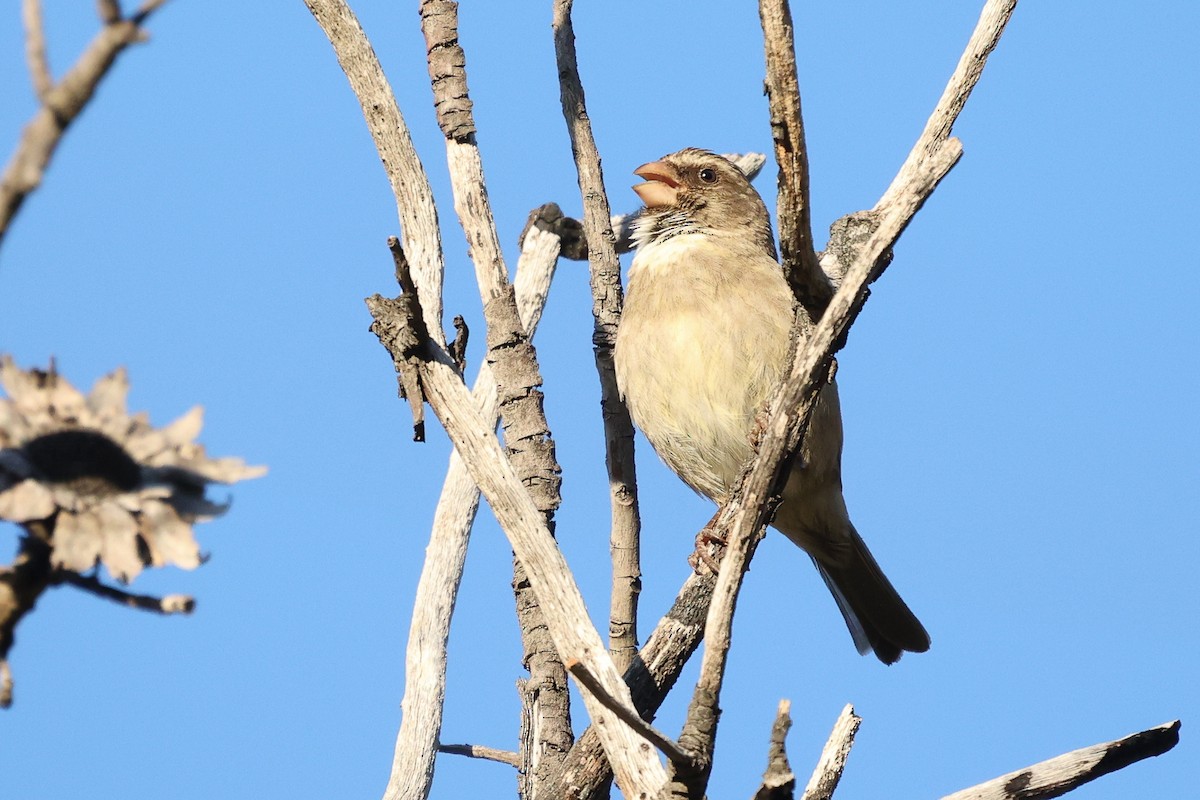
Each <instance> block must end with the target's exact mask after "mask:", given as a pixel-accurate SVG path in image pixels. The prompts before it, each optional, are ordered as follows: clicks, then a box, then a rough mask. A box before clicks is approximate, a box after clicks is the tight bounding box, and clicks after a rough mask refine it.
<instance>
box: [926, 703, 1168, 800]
mask: <svg viewBox="0 0 1200 800" xmlns="http://www.w3.org/2000/svg"><path fill="white" fill-rule="evenodd" d="M1178 743H1179V720H1175V721H1174V722H1168V723H1166V724H1165V725H1159V726H1158V727H1157V728H1150V729H1149V730H1145V731H1141V732H1140V733H1134V734H1131V735H1129V736H1126V737H1125V738H1123V739H1116V740H1114V741H1111V742H1105V743H1103V744H1096V745H1092V746H1091V747H1084V748H1082V749H1079V750H1074V751H1072V752H1070V753H1066V754H1064V755H1061V756H1058V757H1057V758H1052V759H1050V760H1049V761H1043V762H1041V763H1040V764H1034V765H1033V766H1032V767H1026V768H1025V769H1022V770H1018V771H1016V772H1010V773H1008V774H1007V775H1001V776H1000V777H999V778H995V779H994V780H990V781H988V782H987V783H981V784H979V785H978V786H972V787H971V788H969V789H963V790H962V791H960V792H955V793H954V794H951V795H947V796H946V797H944V798H942V800H1034V799H1035V798H1036V800H1048V799H1049V798H1051V797H1060V796H1062V795H1064V794H1066V793H1067V792H1069V791H1071V790H1073V789H1077V788H1079V787H1080V786H1082V785H1083V784H1085V783H1089V782H1091V781H1094V780H1096V778H1099V777H1101V776H1102V775H1107V774H1108V773H1110V772H1116V771H1117V770H1119V769H1124V768H1125V767H1128V766H1129V765H1130V764H1135V763H1137V762H1138V761H1141V760H1143V759H1146V758H1150V757H1151V756H1161V755H1162V754H1163V753H1166V752H1167V751H1168V750H1170V749H1171V748H1173V747H1174V746H1175V745H1177V744H1178Z"/></svg>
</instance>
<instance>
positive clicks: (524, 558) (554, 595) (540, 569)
mask: <svg viewBox="0 0 1200 800" xmlns="http://www.w3.org/2000/svg"><path fill="white" fill-rule="evenodd" d="M367 305H368V307H369V308H370V310H371V314H372V316H374V317H375V323H374V324H373V325H372V330H374V331H375V332H376V334H377V335H378V336H379V337H380V341H381V342H383V343H384V344H385V346H388V348H389V350H390V351H391V353H392V358H393V361H394V362H395V364H396V366H397V369H406V368H407V367H408V363H409V359H410V358H411V359H414V360H416V361H417V369H418V370H419V372H420V381H421V386H422V388H423V390H424V391H425V394H426V397H427V398H428V400H429V404H430V406H432V408H433V410H434V412H435V413H436V414H437V416H438V419H439V420H441V422H442V425H443V427H445V429H446V432H447V434H448V435H449V436H450V440H451V441H452V442H453V443H454V446H455V448H456V449H457V450H458V451H459V453H460V455H461V456H462V458H463V462H464V463H465V464H466V466H467V469H468V471H469V472H470V474H471V478H472V480H474V481H475V482H476V483H477V484H478V485H479V487H480V489H481V490H482V492H483V495H484V497H486V498H487V501H488V505H489V506H490V507H491V509H492V512H493V513H494V514H495V516H496V519H497V521H499V523H500V526H501V528H502V529H503V530H504V532H505V535H506V536H508V538H509V542H510V543H511V544H512V546H513V550H514V552H515V553H516V556H517V558H518V559H519V560H520V561H521V563H523V564H524V565H525V568H526V570H528V573H529V577H530V581H531V583H532V584H533V586H534V589H535V590H536V592H537V596H538V601H539V604H540V606H541V609H542V611H543V613H544V614H545V616H546V621H547V624H548V626H549V629H550V634H551V636H552V638H553V640H554V645H555V649H557V650H558V652H559V653H560V654H562V656H563V657H564V658H575V659H578V660H580V661H581V662H583V663H584V664H586V665H587V667H588V669H589V671H591V673H592V674H593V675H595V676H596V677H597V679H598V680H599V681H600V682H601V684H602V685H603V686H604V689H605V691H606V692H608V693H609V694H611V695H613V696H615V697H617V698H618V699H620V700H621V701H622V702H626V703H628V702H631V700H630V697H629V688H628V687H627V686H626V685H625V683H624V682H623V681H622V680H621V676H620V674H619V673H618V672H617V670H616V668H615V667H614V666H613V663H612V660H611V659H610V658H609V657H608V653H607V651H606V650H605V648H604V644H603V642H602V641H601V640H600V636H599V634H598V633H597V632H596V629H595V628H594V627H592V624H591V622H590V621H589V619H588V615H587V609H586V607H585V606H584V602H583V597H582V595H581V594H580V593H579V587H578V586H577V585H576V584H575V581H574V579H573V578H572V576H571V573H570V570H569V568H568V567H567V564H566V561H565V560H564V559H563V556H562V553H561V551H560V550H559V549H558V547H557V545H556V543H555V542H554V538H553V536H552V535H551V533H550V531H549V530H548V528H547V527H546V524H545V519H544V518H543V517H542V515H541V514H540V512H539V511H538V509H537V507H536V506H535V505H534V503H533V500H532V499H531V498H530V496H529V493H528V492H527V491H526V489H525V487H524V486H523V485H522V484H521V481H520V478H519V477H518V476H517V474H516V472H515V471H514V469H513V466H512V464H511V463H510V462H509V460H508V459H507V458H506V457H505V454H504V453H503V451H502V450H501V449H500V443H499V442H498V441H497V440H496V437H495V436H494V435H493V434H492V432H491V430H490V429H489V428H488V425H487V422H486V421H485V420H484V419H483V417H481V416H480V415H479V412H478V409H477V408H475V406H474V404H473V403H472V402H471V399H470V395H469V394H468V392H467V390H466V387H464V386H463V384H462V380H461V378H460V376H459V374H458V371H457V370H456V369H455V368H454V365H453V363H452V361H451V359H450V356H449V354H448V353H447V352H446V351H445V349H444V348H443V347H441V346H439V345H437V344H435V343H433V342H432V341H431V340H429V339H425V340H424V341H422V342H420V343H419V345H418V347H417V348H416V349H414V350H413V351H412V352H406V351H404V350H402V349H399V348H397V347H396V345H397V344H398V343H402V342H403V340H404V338H405V337H406V336H411V332H412V330H413V323H414V319H413V318H411V317H405V316H402V313H403V311H404V308H403V306H402V305H401V304H399V303H397V302H396V301H389V300H387V299H386V298H383V297H380V296H378V295H376V296H374V297H372V298H369V299H368V301H367ZM405 331H408V332H409V333H408V334H405ZM583 699H584V703H585V704H586V705H587V707H588V711H589V713H590V714H591V716H592V719H593V720H594V721H596V722H597V723H599V730H600V735H601V739H602V740H603V743H604V749H605V752H606V754H607V756H608V758H609V759H610V760H611V761H612V763H613V765H614V768H615V771H616V774H617V778H618V780H619V781H620V783H621V786H622V789H623V791H625V793H626V794H627V795H628V796H631V797H637V796H639V794H642V795H647V796H649V795H651V794H652V793H653V792H655V791H657V789H658V788H659V787H660V786H661V785H662V784H663V782H664V781H665V779H666V775H665V773H664V771H663V768H662V765H661V764H660V763H659V762H658V759H657V758H656V757H655V756H654V754H653V752H652V751H651V750H650V749H649V748H646V747H645V746H644V742H642V741H641V740H640V739H639V738H638V737H637V736H636V735H635V734H634V733H633V732H632V731H631V730H629V728H628V727H627V726H625V725H623V724H621V723H620V720H619V719H618V718H617V717H616V715H614V714H613V713H612V712H611V711H609V710H608V709H606V708H605V707H604V706H603V704H601V703H600V702H599V701H597V700H596V699H595V698H594V697H593V696H591V694H590V693H588V692H584V693H583Z"/></svg>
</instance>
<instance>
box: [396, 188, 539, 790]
mask: <svg viewBox="0 0 1200 800" xmlns="http://www.w3.org/2000/svg"><path fill="white" fill-rule="evenodd" d="M541 211H542V209H538V210H536V211H535V212H534V214H533V215H532V216H534V220H531V224H530V226H529V228H528V229H527V230H526V233H525V235H524V237H523V239H522V242H521V258H520V260H519V261H518V263H517V277H516V291H517V305H518V307H519V308H520V311H521V323H522V324H523V325H524V327H525V330H526V332H527V333H528V335H529V337H530V338H532V337H533V334H534V332H535V331H536V330H537V324H538V322H539V321H540V320H541V316H542V309H543V308H544V307H545V302H546V296H547V293H548V291H549V287H550V281H551V278H552V277H553V275H554V268H555V266H556V265H557V263H558V250H559V244H558V242H559V236H558V235H557V234H556V233H553V232H552V229H553V221H551V222H548V223H541V224H538V223H537V222H536V220H538V219H541V217H540V215H539V212H541ZM555 211H557V209H555ZM547 213H548V212H547ZM561 217H562V214H561V212H559V213H558V214H557V217H555V218H553V219H557V218H561ZM472 399H473V401H474V402H475V404H476V406H477V407H478V408H479V410H480V415H481V416H482V417H483V418H484V419H485V420H490V421H491V427H492V429H493V430H494V429H495V427H496V423H497V421H498V419H499V412H498V408H499V398H498V396H497V393H496V381H495V378H494V377H493V376H492V370H491V367H489V366H488V365H487V364H486V363H484V364H483V366H482V367H481V368H480V370H479V375H478V377H477V378H476V380H475V388H474V390H473V391H472ZM478 508H479V487H478V486H476V485H475V482H474V481H472V480H471V477H470V475H469V474H468V473H467V469H466V467H465V466H464V465H463V463H462V458H461V457H460V456H459V454H458V451H457V450H455V451H453V452H452V453H451V454H450V464H449V467H448V469H447V471H446V479H445V482H444V483H443V484H442V493H441V496H440V497H439V499H438V503H437V508H436V510H435V511H434V515H433V531H432V533H431V534H430V538H429V545H428V546H427V547H426V548H425V562H424V565H423V566H422V568H421V578H420V581H419V582H418V583H417V593H416V598H415V599H414V601H413V615H412V621H411V623H410V624H409V628H408V650H407V655H406V657H405V669H404V701H403V710H404V716H403V718H402V720H401V723H400V732H399V734H398V735H397V736H396V750H395V755H394V757H393V759H392V772H391V776H390V777H389V779H388V786H387V790H386V791H385V793H384V797H385V798H386V799H387V800H398V798H406V800H411V799H414V798H425V797H428V796H429V790H430V786H431V784H432V780H433V770H434V757H435V752H436V750H437V742H438V737H439V736H440V735H441V727H442V703H443V700H444V698H445V694H446V643H447V642H448V641H449V636H450V617H451V614H452V613H453V610H454V603H455V600H456V599H457V597H458V587H459V581H460V580H461V578H462V570H463V564H464V562H465V560H466V555H467V540H468V538H469V536H470V532H471V526H472V524H473V523H474V520H475V513H476V511H477V510H478Z"/></svg>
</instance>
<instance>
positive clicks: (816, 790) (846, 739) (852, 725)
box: [804, 703, 862, 800]
mask: <svg viewBox="0 0 1200 800" xmlns="http://www.w3.org/2000/svg"><path fill="white" fill-rule="evenodd" d="M861 724H862V717H860V716H858V715H857V714H855V713H854V706H852V705H850V704H849V703H847V704H846V707H845V708H843V709H842V713H841V714H839V715H838V718H837V722H835V723H834V724H833V731H832V732H831V733H830V734H829V741H827V742H826V743H825V749H823V750H822V751H821V757H820V758H819V759H818V760H817V766H816V768H815V769H814V770H813V774H812V777H811V778H809V779H808V785H807V786H805V787H804V800H830V798H831V797H833V792H834V790H835V789H837V785H838V782H839V781H840V780H841V779H842V771H843V770H845V769H846V759H847V758H849V756H850V748H851V747H853V746H854V735H855V734H856V733H858V726H859V725H861Z"/></svg>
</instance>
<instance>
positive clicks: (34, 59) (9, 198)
mask: <svg viewBox="0 0 1200 800" xmlns="http://www.w3.org/2000/svg"><path fill="white" fill-rule="evenodd" d="M161 5H162V2H161V0H160V2H148V3H146V4H145V5H143V6H142V7H141V8H140V9H139V10H138V11H137V13H135V14H133V15H132V16H130V17H129V18H127V19H121V18H120V17H119V16H118V17H117V18H116V19H112V20H107V19H106V20H105V24H104V27H102V28H101V29H100V32H99V33H98V34H96V36H95V38H94V39H92V41H91V43H90V44H89V45H88V46H87V48H86V49H85V50H84V51H83V53H82V55H80V56H79V60H78V61H76V62H75V64H74V66H72V67H71V69H69V70H68V71H67V73H66V74H65V75H63V77H62V80H60V81H58V82H57V83H55V82H54V80H53V78H52V76H51V74H50V67H49V64H48V61H47V58H46V41H45V33H44V29H43V25H42V15H41V5H40V3H39V2H38V0H24V6H23V9H24V14H23V16H24V19H25V28H26V55H27V59H28V61H29V67H30V73H31V78H32V80H33V85H34V88H35V90H36V92H37V96H38V100H39V101H40V102H41V107H40V108H39V109H38V110H37V112H36V113H34V115H33V118H32V119H30V120H29V122H28V123H26V125H25V128H24V130H23V131H22V132H21V139H20V141H19V142H18V143H17V150H16V152H15V153H13V155H12V158H10V159H9V161H8V164H7V165H6V166H5V168H4V172H3V174H0V244H3V242H4V235H5V234H6V233H7V232H8V229H9V226H10V225H11V223H12V220H13V217H15V216H16V214H17V212H18V211H19V210H20V209H21V205H22V204H23V203H24V202H25V198H27V197H28V196H29V195H30V194H31V193H32V192H33V191H34V190H36V189H37V188H38V187H39V186H40V185H41V183H42V178H43V177H44V176H45V174H46V168H47V167H48V166H49V164H50V159H51V158H53V156H54V151H55V150H57V149H58V144H59V142H61V141H62V137H63V134H65V133H66V131H67V128H68V127H70V125H71V123H72V122H74V121H75V119H76V118H77V117H78V116H79V114H80V112H81V111H83V109H84V107H85V106H87V104H88V101H90V100H91V99H92V95H93V94H95V92H96V87H97V86H99V85H100V81H101V80H103V79H104V76H105V75H107V74H108V72H109V70H110V69H111V68H112V65H113V63H115V62H116V60H117V56H119V55H120V54H121V53H122V52H123V51H124V50H125V48H127V47H129V45H131V44H136V43H137V42H141V41H144V40H145V39H146V37H147V34H146V32H145V30H143V29H142V27H141V26H142V23H143V22H145V20H146V18H147V17H149V16H150V14H151V13H152V12H153V11H155V10H156V9H157V8H158V7H159V6H161Z"/></svg>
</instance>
